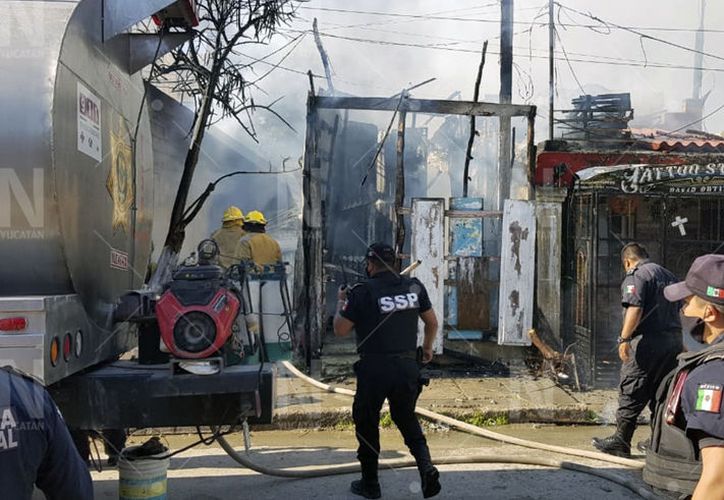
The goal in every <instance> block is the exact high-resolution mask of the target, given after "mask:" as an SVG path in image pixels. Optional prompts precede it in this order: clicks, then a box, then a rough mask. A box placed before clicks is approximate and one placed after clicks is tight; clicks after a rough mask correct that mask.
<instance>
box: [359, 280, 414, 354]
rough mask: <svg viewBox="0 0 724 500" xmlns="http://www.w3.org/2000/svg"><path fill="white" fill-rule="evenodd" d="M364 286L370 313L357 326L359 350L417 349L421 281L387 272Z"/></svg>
mask: <svg viewBox="0 0 724 500" xmlns="http://www.w3.org/2000/svg"><path fill="white" fill-rule="evenodd" d="M361 286H364V287H366V288H367V292H368V296H367V297H368V298H367V301H365V307H366V310H367V312H368V316H367V318H365V320H364V321H362V322H360V323H359V324H356V326H355V330H356V332H357V345H358V348H357V351H358V352H359V353H360V354H363V355H364V354H399V353H403V352H410V351H414V350H415V349H416V348H417V326H418V322H419V316H420V289H421V285H420V283H419V281H417V280H415V279H411V278H407V277H405V276H395V275H393V274H391V273H384V274H383V275H381V276H379V277H374V278H372V279H370V280H369V281H367V283H365V284H364V285H361Z"/></svg>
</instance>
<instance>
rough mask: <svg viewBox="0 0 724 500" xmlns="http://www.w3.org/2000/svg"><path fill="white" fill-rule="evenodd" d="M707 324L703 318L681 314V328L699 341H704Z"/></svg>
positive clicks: (701, 342)
mask: <svg viewBox="0 0 724 500" xmlns="http://www.w3.org/2000/svg"><path fill="white" fill-rule="evenodd" d="M705 327H706V324H705V323H704V320H703V319H701V318H690V317H688V316H683V315H682V316H681V328H682V330H684V332H687V333H688V334H689V335H691V338H693V339H694V340H696V341H697V342H698V343H700V344H703V343H704V328H705Z"/></svg>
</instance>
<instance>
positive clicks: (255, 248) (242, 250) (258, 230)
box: [236, 210, 282, 269]
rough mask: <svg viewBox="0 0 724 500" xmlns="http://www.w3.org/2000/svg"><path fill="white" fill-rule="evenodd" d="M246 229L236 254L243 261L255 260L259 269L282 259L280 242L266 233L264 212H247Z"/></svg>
mask: <svg viewBox="0 0 724 500" xmlns="http://www.w3.org/2000/svg"><path fill="white" fill-rule="evenodd" d="M244 230H245V231H246V234H245V235H244V236H243V237H242V238H241V240H240V241H239V245H238V248H237V250H236V255H238V256H239V258H240V259H241V260H242V261H247V262H254V264H256V266H257V269H260V268H262V267H263V266H268V265H273V264H278V263H280V262H281V261H282V250H281V247H280V246H279V243H278V242H277V241H276V240H275V239H274V238H272V237H271V236H269V235H268V234H266V219H265V218H264V214H263V213H261V212H259V211H258V210H253V211H251V212H249V213H248V214H246V217H245V218H244Z"/></svg>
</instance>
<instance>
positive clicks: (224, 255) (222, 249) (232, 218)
mask: <svg viewBox="0 0 724 500" xmlns="http://www.w3.org/2000/svg"><path fill="white" fill-rule="evenodd" d="M243 226H244V214H243V213H242V211H241V210H240V209H239V208H238V207H235V206H233V205H231V206H230V207H229V208H227V209H226V210H225V211H224V216H223V218H222V219H221V227H220V228H219V229H217V230H216V231H214V234H212V235H211V239H212V240H214V241H215V242H216V244H217V245H219V265H220V266H221V267H223V268H227V267H229V266H232V265H234V264H238V263H239V261H240V260H241V257H240V256H239V255H238V253H237V251H238V249H239V240H241V238H242V237H243V236H244V235H245V234H246V232H245V231H244V228H243Z"/></svg>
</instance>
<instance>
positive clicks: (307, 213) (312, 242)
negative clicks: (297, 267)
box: [295, 91, 324, 366]
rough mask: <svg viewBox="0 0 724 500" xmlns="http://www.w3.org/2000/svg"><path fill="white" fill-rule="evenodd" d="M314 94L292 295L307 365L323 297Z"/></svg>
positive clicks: (316, 343)
mask: <svg viewBox="0 0 724 500" xmlns="http://www.w3.org/2000/svg"><path fill="white" fill-rule="evenodd" d="M314 99H315V95H314V93H313V92H311V91H310V93H309V97H308V99H307V135H306V140H305V144H304V166H303V172H302V176H303V180H302V191H303V196H304V209H303V213H302V254H303V262H304V268H303V269H302V272H301V273H298V275H301V276H300V278H301V281H302V283H303V285H302V286H301V287H299V288H298V290H299V291H300V293H299V294H297V297H296V303H297V307H298V310H299V311H301V312H302V313H303V314H297V316H296V318H295V319H296V325H295V328H297V329H301V330H302V332H303V333H304V336H303V338H304V356H305V360H306V362H307V366H310V365H311V362H312V357H313V353H314V351H315V350H316V346H319V344H320V339H321V333H322V324H321V321H320V317H319V314H317V311H318V310H319V309H320V308H321V306H322V304H323V302H324V300H323V293H322V292H323V291H322V276H323V274H322V273H323V269H322V197H321V192H320V188H319V182H318V179H317V177H318V175H319V174H318V171H319V157H318V154H317V142H318V141H317V129H318V124H317V109H316V106H315V105H314Z"/></svg>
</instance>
